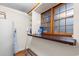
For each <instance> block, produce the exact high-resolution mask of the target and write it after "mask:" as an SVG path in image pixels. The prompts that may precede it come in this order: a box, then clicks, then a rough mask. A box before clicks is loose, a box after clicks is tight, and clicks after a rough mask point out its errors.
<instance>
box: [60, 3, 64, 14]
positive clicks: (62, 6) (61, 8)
mask: <svg viewBox="0 0 79 59" xmlns="http://www.w3.org/2000/svg"><path fill="white" fill-rule="evenodd" d="M64 11H65V4H64V5H61V6H60V13H61V12H64Z"/></svg>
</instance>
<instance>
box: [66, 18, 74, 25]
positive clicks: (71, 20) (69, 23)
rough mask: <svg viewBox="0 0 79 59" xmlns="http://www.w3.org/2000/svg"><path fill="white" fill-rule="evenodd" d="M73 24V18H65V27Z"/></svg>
mask: <svg viewBox="0 0 79 59" xmlns="http://www.w3.org/2000/svg"><path fill="white" fill-rule="evenodd" d="M72 24H73V17H70V18H66V25H72Z"/></svg>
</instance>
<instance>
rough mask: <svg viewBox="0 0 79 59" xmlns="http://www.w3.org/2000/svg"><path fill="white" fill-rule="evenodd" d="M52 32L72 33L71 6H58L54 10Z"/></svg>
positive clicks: (69, 4)
mask: <svg viewBox="0 0 79 59" xmlns="http://www.w3.org/2000/svg"><path fill="white" fill-rule="evenodd" d="M54 32H64V33H73V4H72V3H65V4H60V5H58V6H56V7H55V8H54Z"/></svg>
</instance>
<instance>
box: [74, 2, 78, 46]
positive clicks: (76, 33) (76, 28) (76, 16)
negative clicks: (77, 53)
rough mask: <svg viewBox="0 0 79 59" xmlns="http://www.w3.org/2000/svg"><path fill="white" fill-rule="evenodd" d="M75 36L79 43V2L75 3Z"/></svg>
mask: <svg viewBox="0 0 79 59" xmlns="http://www.w3.org/2000/svg"><path fill="white" fill-rule="evenodd" d="M73 31H74V32H73V38H74V39H76V40H77V43H78V45H79V3H74V20H73Z"/></svg>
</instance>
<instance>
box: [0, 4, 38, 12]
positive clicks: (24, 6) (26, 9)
mask: <svg viewBox="0 0 79 59" xmlns="http://www.w3.org/2000/svg"><path fill="white" fill-rule="evenodd" d="M36 4H37V3H0V5H4V6H6V7H9V8H13V9H17V10H19V11H22V12H26V13H28V12H29V11H30V10H31V9H32V8H33V7H34V6H35V5H36Z"/></svg>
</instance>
